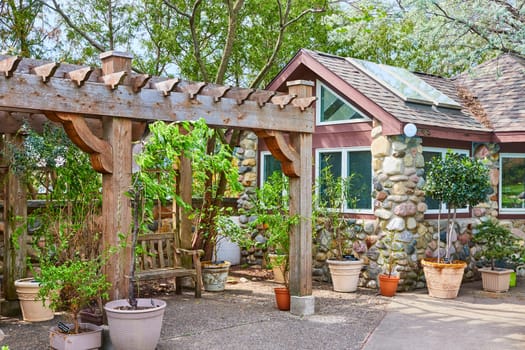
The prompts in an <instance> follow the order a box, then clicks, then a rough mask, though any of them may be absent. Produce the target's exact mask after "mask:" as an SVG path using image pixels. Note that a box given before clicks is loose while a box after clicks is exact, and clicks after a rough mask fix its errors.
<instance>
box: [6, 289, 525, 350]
mask: <svg viewBox="0 0 525 350" xmlns="http://www.w3.org/2000/svg"><path fill="white" fill-rule="evenodd" d="M234 282H237V283H231V284H228V286H227V289H226V291H225V292H220V293H208V292H204V293H203V298H202V299H194V298H193V293H192V292H191V291H187V292H186V291H185V293H184V294H183V295H182V296H173V295H170V296H166V297H163V299H165V300H166V301H167V303H168V307H167V310H166V313H165V318H164V323H163V329H162V334H161V340H160V342H159V345H158V347H157V349H158V350H165V349H177V350H180V349H221V350H222V349H250V350H257V349H264V350H267V349H334V350H339V349H341V350H342V349H365V350H375V349H394V350H395V349H425V350H432V349H449V350H454V349H462V350H465V349H467V350H468V349H498V350H500V349H503V350H504V349H518V348H519V349H523V348H525V280H523V281H518V285H519V286H518V287H517V288H515V289H514V288H513V289H512V290H511V291H510V292H509V293H507V294H505V295H494V294H493V293H484V292H482V291H481V285H480V283H477V282H476V283H465V284H464V285H463V286H462V289H461V292H460V296H459V297H458V298H457V299H454V300H439V299H434V298H430V297H428V295H427V294H426V292H425V291H417V292H414V293H400V294H397V295H396V296H395V297H394V298H385V297H381V296H378V295H377V294H376V293H375V292H374V291H371V290H366V289H360V290H359V291H358V292H357V293H335V292H332V291H331V290H330V289H331V288H330V286H329V285H327V284H315V286H314V296H315V298H316V314H315V315H312V316H307V317H297V316H293V315H291V314H290V313H288V312H282V311H278V310H277V309H276V308H275V303H274V297H273V287H274V286H275V284H274V283H272V282H268V281H246V282H244V283H243V282H239V279H236V280H235V281H234ZM60 318H61V316H59V315H57V316H56V317H55V320H53V321H49V322H42V323H27V322H23V321H20V320H16V319H3V320H2V321H1V323H0V330H2V331H3V333H4V334H5V337H4V339H3V340H2V341H0V344H2V345H9V346H10V349H11V350H18V349H23V350H25V349H47V348H48V347H47V344H48V339H47V337H48V335H47V329H48V327H49V326H50V325H53V324H56V322H57V321H58V320H59V319H60Z"/></svg>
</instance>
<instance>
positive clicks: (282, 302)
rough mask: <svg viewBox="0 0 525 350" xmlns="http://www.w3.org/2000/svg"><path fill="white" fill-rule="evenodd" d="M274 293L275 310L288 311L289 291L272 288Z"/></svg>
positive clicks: (281, 288)
mask: <svg viewBox="0 0 525 350" xmlns="http://www.w3.org/2000/svg"><path fill="white" fill-rule="evenodd" d="M274 291H275V302H276V303H277V308H278V309H279V310H281V311H288V310H290V291H289V290H288V288H283V287H279V288H274Z"/></svg>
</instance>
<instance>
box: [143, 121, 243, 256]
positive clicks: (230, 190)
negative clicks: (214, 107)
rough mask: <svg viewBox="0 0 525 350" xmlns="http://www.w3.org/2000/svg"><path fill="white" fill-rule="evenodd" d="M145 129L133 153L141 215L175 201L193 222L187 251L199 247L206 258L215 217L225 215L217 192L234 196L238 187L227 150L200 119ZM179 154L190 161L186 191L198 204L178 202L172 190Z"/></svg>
mask: <svg viewBox="0 0 525 350" xmlns="http://www.w3.org/2000/svg"><path fill="white" fill-rule="evenodd" d="M149 130H150V136H149V137H148V139H147V140H146V142H145V143H144V145H143V150H142V152H141V153H140V154H139V155H137V157H136V162H137V164H138V165H139V167H140V169H141V171H140V172H138V173H137V174H136V175H137V176H139V177H140V179H139V180H140V183H141V186H142V187H143V190H144V191H145V193H144V200H145V217H146V218H149V220H151V218H152V215H151V213H152V210H153V204H154V201H155V200H158V201H160V202H161V203H162V204H163V205H164V204H166V203H168V202H169V201H175V202H176V203H177V205H180V206H181V207H182V208H184V209H185V210H186V212H187V214H188V216H189V217H190V218H191V219H192V220H193V227H194V229H195V231H194V239H193V249H203V250H204V252H205V253H204V254H205V255H204V259H205V260H211V258H212V255H213V251H214V249H215V246H216V244H217V234H218V231H217V227H218V225H217V224H218V222H217V221H218V218H219V217H224V216H227V215H228V212H227V209H226V208H225V207H224V206H223V205H222V200H223V195H224V193H227V194H231V195H235V194H237V193H238V192H239V191H240V190H241V185H240V183H239V182H238V171H237V168H236V167H235V166H234V164H233V163H232V151H231V149H230V148H229V147H228V146H227V145H226V144H224V143H223V142H214V140H216V138H217V135H216V131H215V130H213V129H210V128H208V126H207V125H206V123H205V121H204V120H203V119H200V120H197V121H194V122H181V123H172V124H166V123H163V122H156V123H153V124H150V126H149ZM181 157H185V158H187V159H190V160H191V163H192V179H193V182H192V195H193V196H194V197H197V196H200V197H201V198H202V201H201V203H202V205H201V206H200V207H197V208H194V207H192V203H186V202H184V201H183V200H182V198H181V197H180V194H179V193H178V192H177V190H176V179H177V178H178V174H179V165H180V164H179V163H180V159H181ZM143 223H144V224H146V223H147V220H146V221H143Z"/></svg>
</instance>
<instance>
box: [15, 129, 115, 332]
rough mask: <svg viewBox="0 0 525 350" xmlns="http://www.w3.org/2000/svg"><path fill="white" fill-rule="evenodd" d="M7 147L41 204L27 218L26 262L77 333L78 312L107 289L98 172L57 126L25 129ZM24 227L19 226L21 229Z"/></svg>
mask: <svg viewBox="0 0 525 350" xmlns="http://www.w3.org/2000/svg"><path fill="white" fill-rule="evenodd" d="M12 147H13V148H12V149H11V150H10V154H11V167H12V169H13V171H14V172H15V173H16V174H17V175H18V176H21V177H23V178H25V180H26V183H27V185H28V186H29V188H30V189H33V190H32V191H31V192H33V196H34V197H35V198H38V199H43V200H44V205H43V206H42V207H40V208H37V209H35V210H34V211H33V212H31V213H30V215H29V217H28V225H27V228H28V230H30V231H31V232H32V233H33V237H32V238H33V246H34V249H35V251H36V252H37V253H38V261H28V262H29V264H30V268H31V269H32V272H33V275H34V277H35V278H36V279H37V280H38V281H39V282H40V284H41V286H42V289H41V291H40V295H39V296H40V297H41V298H45V297H46V296H49V297H50V298H51V306H52V308H54V309H55V310H57V309H61V308H66V309H67V310H68V312H69V313H70V314H71V315H72V319H73V322H74V323H75V331H76V332H78V323H77V316H78V312H79V311H80V309H81V308H82V307H84V306H85V305H86V304H87V303H88V302H89V301H91V300H93V299H99V298H101V297H104V296H105V292H106V290H107V288H108V284H107V282H106V277H105V276H104V275H103V274H102V272H101V268H102V266H103V264H104V258H102V257H101V256H104V255H105V254H101V251H100V241H99V238H100V235H101V225H100V221H99V219H98V218H99V215H100V209H101V186H102V182H101V176H100V174H97V173H96V172H95V171H94V170H93V168H92V167H91V162H90V160H89V156H88V155H87V154H85V153H84V152H82V151H81V150H80V149H78V148H77V147H75V146H74V145H73V144H72V143H71V141H70V140H69V138H68V137H67V136H66V134H65V133H64V131H63V129H62V128H57V127H55V126H52V125H51V124H49V125H45V126H44V129H43V133H42V134H41V135H40V134H38V133H36V132H35V131H33V130H28V131H27V135H25V138H24V140H23V142H22V143H21V144H20V145H13V146H12ZM24 229H25V227H24Z"/></svg>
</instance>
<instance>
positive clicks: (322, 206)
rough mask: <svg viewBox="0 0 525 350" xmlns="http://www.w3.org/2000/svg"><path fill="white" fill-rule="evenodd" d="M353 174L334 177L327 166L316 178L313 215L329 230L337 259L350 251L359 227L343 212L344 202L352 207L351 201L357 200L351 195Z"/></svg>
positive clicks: (341, 258) (340, 258)
mask: <svg viewBox="0 0 525 350" xmlns="http://www.w3.org/2000/svg"><path fill="white" fill-rule="evenodd" d="M354 176H355V175H354V174H352V175H351V176H347V177H344V178H343V177H335V176H334V175H333V173H332V171H331V170H330V167H329V166H328V167H325V168H323V169H322V171H321V175H320V176H319V177H318V178H317V183H316V188H317V190H316V192H317V193H318V196H317V197H318V198H317V205H316V206H314V208H315V211H314V215H313V217H314V218H315V220H316V222H320V223H322V224H323V225H324V227H325V228H326V230H327V231H329V232H331V235H332V240H333V241H334V242H335V258H336V259H337V260H343V259H344V258H345V256H346V255H348V254H349V253H350V252H351V250H352V248H351V246H350V243H352V241H353V239H354V238H355V236H356V233H357V232H358V231H360V229H361V226H359V225H356V223H355V220H353V219H346V218H345V217H344V214H343V208H344V205H345V203H347V205H348V207H350V208H351V207H353V205H352V204H351V203H352V202H356V201H357V199H356V198H353V197H351V193H352V191H351V189H352V187H353V181H354Z"/></svg>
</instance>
